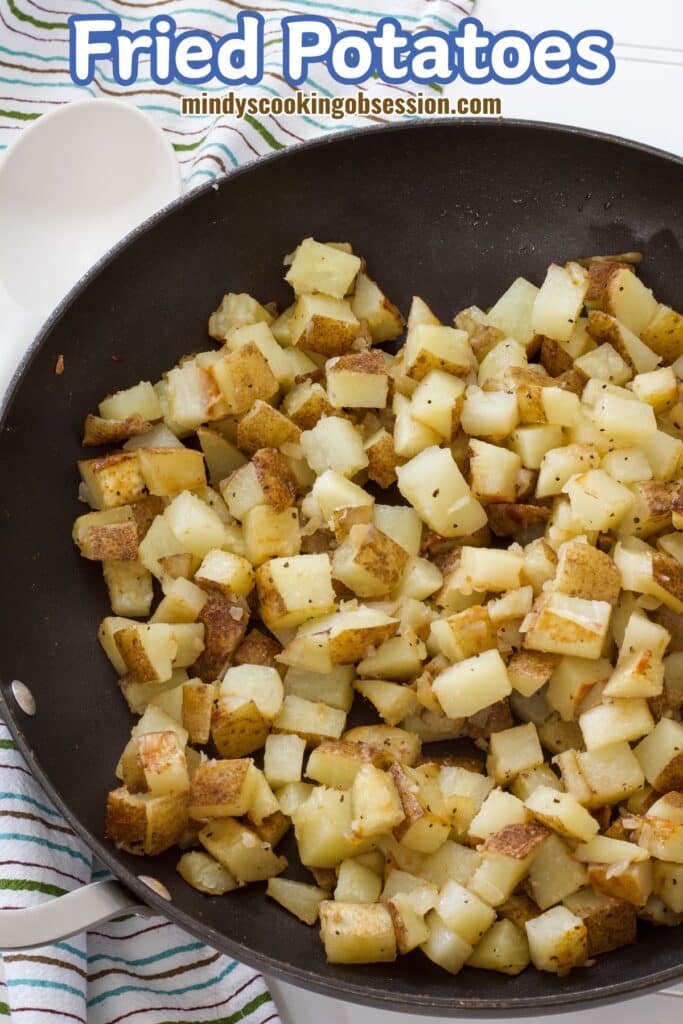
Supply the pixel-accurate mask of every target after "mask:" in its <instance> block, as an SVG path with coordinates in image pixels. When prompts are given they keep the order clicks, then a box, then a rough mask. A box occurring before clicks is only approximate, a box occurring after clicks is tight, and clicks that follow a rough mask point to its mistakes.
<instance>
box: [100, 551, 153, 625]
mask: <svg viewBox="0 0 683 1024" xmlns="http://www.w3.org/2000/svg"><path fill="white" fill-rule="evenodd" d="M102 572H103V573H104V580H105V583H106V584H107V589H108V591H109V603H110V605H111V610H112V611H113V612H114V614H115V615H124V616H128V617H137V616H143V615H149V610H150V607H151V605H152V599H153V597H154V591H153V589H152V576H151V573H149V572H148V571H147V569H145V567H144V566H143V565H141V564H140V562H137V561H135V562H131V561H124V562H119V561H114V562H110V561H103V562H102Z"/></svg>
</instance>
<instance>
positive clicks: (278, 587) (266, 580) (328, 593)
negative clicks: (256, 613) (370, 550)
mask: <svg viewBox="0 0 683 1024" xmlns="http://www.w3.org/2000/svg"><path fill="white" fill-rule="evenodd" d="M256 585H257V588H258V595H259V601H260V605H261V615H262V617H263V621H264V622H265V624H266V625H267V626H268V628H269V629H271V630H277V629H283V628H287V627H289V626H298V625H299V624H300V623H302V622H306V620H307V619H312V618H315V617H316V616H320V615H327V614H328V613H329V612H331V611H332V610H333V609H334V607H335V597H334V591H333V589H332V576H331V565H330V559H329V557H328V556H327V555H295V556H292V557H290V558H273V559H271V560H270V561H269V562H266V563H265V564H264V565H261V566H259V567H258V569H257V571H256Z"/></svg>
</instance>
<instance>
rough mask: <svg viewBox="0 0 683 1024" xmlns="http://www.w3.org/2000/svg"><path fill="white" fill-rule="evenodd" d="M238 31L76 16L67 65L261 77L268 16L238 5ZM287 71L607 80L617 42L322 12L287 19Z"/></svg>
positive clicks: (509, 81) (178, 75)
mask: <svg viewBox="0 0 683 1024" xmlns="http://www.w3.org/2000/svg"><path fill="white" fill-rule="evenodd" d="M236 26H237V27H236V29H235V31H234V32H230V33H228V34H226V35H224V36H221V37H219V38H215V37H214V36H212V35H210V34H209V33H208V32H204V31H202V30H200V29H196V30H186V31H179V30H178V26H177V23H176V22H175V20H174V19H173V18H172V17H171V16H170V15H158V16H156V17H154V18H152V19H151V21H150V24H149V27H148V28H146V29H141V30H140V31H135V32H132V31H128V30H127V29H124V28H123V26H122V21H121V18H120V17H119V16H117V15H113V14H112V15H109V14H95V15H73V16H72V17H70V18H69V44H70V45H69V70H70V74H71V78H72V79H73V81H74V82H76V83H77V84H78V85H88V84H89V83H90V82H92V80H93V78H94V77H95V71H96V68H97V65H98V63H100V62H107V63H108V64H109V65H110V66H111V74H112V76H113V79H114V81H115V82H117V83H118V84H119V85H130V84H132V83H133V82H135V81H136V79H137V78H138V74H139V65H140V60H141V58H142V57H143V56H144V58H145V59H149V66H150V71H149V73H150V75H151V77H152V79H153V81H155V82H157V83H159V84H160V85H167V84H168V83H169V82H171V81H176V82H178V83H188V84H203V83H206V82H209V81H211V80H216V81H219V82H224V83H226V84H229V85H233V86H237V85H256V84H258V83H259V82H260V81H261V80H262V78H263V72H264V46H265V30H264V29H265V19H264V17H263V15H261V14H259V13H257V12H252V11H249V12H247V11H244V10H242V11H240V12H239V13H238V14H237V16H236ZM281 27H282V38H283V49H282V73H283V76H284V78H285V80H286V81H287V82H289V83H290V84H291V85H293V86H301V85H303V84H304V82H306V80H307V79H308V76H309V74H310V73H311V71H312V70H313V69H314V68H315V67H316V66H320V65H322V66H324V67H325V68H326V69H327V71H328V73H329V75H330V76H331V78H333V79H334V80H335V81H336V82H339V83H340V84H343V85H360V84H361V83H362V82H366V81H367V80H368V79H370V78H371V77H376V78H378V79H379V80H380V81H383V82H387V83H392V84H399V83H402V82H409V81H412V82H415V83H418V84H434V83H439V84H442V85H448V84H449V83H451V82H454V81H455V80H456V79H458V80H460V81H462V82H466V83H468V84H470V85H482V84H485V83H488V82H496V83H498V84H499V85H516V84H518V83H520V82H525V81H527V80H528V79H530V78H533V79H536V81H539V82H542V83H543V84H545V85H561V84H562V83H563V82H568V81H570V80H575V81H577V82H580V83H582V84H583V85H601V84H602V83H603V82H606V81H607V80H608V79H610V78H611V77H612V75H613V74H614V72H615V70H616V60H615V57H614V53H613V48H614V40H613V38H612V36H611V35H610V34H609V33H608V32H604V31H602V30H600V29H591V30H587V31H584V32H581V33H579V34H578V35H576V36H571V35H569V34H568V33H566V32H563V31H560V30H549V31H545V32H541V33H539V34H538V35H536V36H530V35H527V34H526V33H525V32H520V31H512V30H507V31H503V32H497V33H491V32H487V31H486V30H485V29H484V27H483V25H482V23H481V22H480V21H479V20H478V19H477V18H463V20H462V21H461V22H460V24H459V25H458V26H457V28H454V29H453V30H452V31H450V32H448V31H444V30H436V29H420V30H418V31H415V32H408V31H406V30H405V29H404V28H403V26H402V24H401V22H400V20H399V19H398V18H388V17H385V18H382V19H380V20H379V21H378V22H377V24H376V25H375V27H374V28H371V29H344V30H341V29H339V28H337V26H336V24H335V23H334V21H332V20H330V19H329V18H326V17H323V16H322V15H313V14H311V15H303V14H298V15H292V16H287V17H284V18H282V19H281Z"/></svg>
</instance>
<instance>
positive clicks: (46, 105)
mask: <svg viewBox="0 0 683 1024" xmlns="http://www.w3.org/2000/svg"><path fill="white" fill-rule="evenodd" d="M472 6H473V0H334V2H326V0H287V2H286V3H284V2H278V0H268V2H267V3H265V4H264V3H260V2H259V0H249V2H247V3H240V4H238V3H235V2H233V0H199V2H195V3H190V2H188V0H156V2H155V0H0V155H1V152H2V150H3V149H6V148H7V147H8V146H9V145H10V144H11V142H12V141H13V139H14V138H16V136H17V134H18V133H19V132H20V131H21V129H22V127H23V126H24V125H25V124H26V123H27V122H30V121H31V120H33V119H35V118H37V117H40V115H41V114H42V113H44V112H45V111H48V110H53V109H54V108H55V106H57V105H59V104H61V103H65V102H67V101H69V100H73V99H82V98H84V97H85V96H95V97H97V96H109V97H111V96H115V97H120V98H121V99H123V100H125V101H126V102H129V103H132V104H136V105H137V106H139V107H140V108H141V109H142V110H144V111H146V112H147V113H148V114H149V115H151V116H152V117H153V118H154V119H155V120H156V121H157V122H158V123H159V124H160V125H161V127H162V128H163V129H164V131H165V132H166V133H167V135H168V138H169V139H170V141H171V143H172V144H173V148H174V149H175V151H176V153H177V156H178V160H179V161H180V164H181V168H182V173H183V180H184V183H185V187H186V188H193V187H195V186H196V185H199V184H201V183H202V182H203V181H206V180H207V179H210V178H213V177H215V176H216V175H218V174H222V173H224V172H226V171H230V170H231V169H232V168H233V167H236V166H238V165H240V164H243V163H245V162H247V161H250V160H253V159H255V158H256V157H258V156H261V155H263V154H264V153H269V152H271V151H272V150H279V149H284V148H285V147H286V146H290V145H292V144H293V143H296V142H301V141H302V140H303V139H308V138H312V137H314V136H319V135H325V134H327V133H329V132H332V131H339V130H347V129H349V128H354V127H358V126H359V125H363V124H368V123H381V122H383V121H384V120H386V118H384V117H380V116H367V117H362V116H357V117H345V118H344V120H343V121H340V120H334V119H332V118H331V117H325V116H318V117H312V116H308V115H302V116H298V115H296V116H290V117H286V116H278V117H275V116H271V115H268V116H258V117H253V116H249V115H247V116H246V117H244V118H243V119H241V120H240V119H238V118H236V117H230V116H224V115H221V116H216V115H209V116H193V117H187V116H185V117H183V116H182V115H181V114H180V112H179V106H180V97H181V95H186V96H192V95H197V96H200V95H201V94H202V93H204V92H206V93H208V95H209V96H217V95H222V94H225V93H226V92H227V91H228V86H226V85H222V84H217V85H216V84H213V85H212V84H211V83H209V84H207V85H198V86H188V85H179V84H178V83H174V82H171V83H170V84H169V85H167V86H160V85H157V84H156V83H154V82H153V81H152V80H151V79H150V78H149V77H147V76H146V74H145V68H146V67H148V65H149V62H148V60H147V62H145V58H143V59H142V60H141V76H140V79H139V80H138V81H137V82H135V83H134V85H132V86H128V87H126V86H121V85H117V83H116V82H115V81H114V79H113V77H112V75H111V72H110V70H103V68H102V67H101V66H100V67H99V68H98V71H97V75H96V80H95V81H94V82H93V83H92V84H91V85H88V86H82V87H81V86H77V85H74V84H73V82H71V79H70V77H69V64H68V32H67V21H66V19H67V17H68V16H69V15H71V14H93V13H95V14H102V13H110V14H117V15H118V16H119V17H120V18H121V21H122V25H123V27H124V28H125V29H128V30H131V31H132V30H136V29H137V30H139V29H140V28H141V27H142V26H143V25H144V24H146V23H148V22H149V19H150V18H152V17H154V16H155V15H157V14H166V15H169V14H170V15H172V16H173V17H174V18H175V20H176V23H177V24H178V26H179V27H181V28H183V29H187V28H192V29H197V28H201V29H204V30H205V31H207V32H210V33H211V34H212V35H214V36H216V37H218V36H222V35H225V34H226V33H228V32H230V31H234V27H235V24H236V20H235V17H236V14H237V13H238V12H239V11H240V10H243V11H259V12H260V13H261V14H262V15H263V16H264V18H265V39H266V50H265V53H266V57H265V73H264V76H263V80H262V81H261V83H260V84H259V85H258V86H249V87H248V93H249V95H250V96H256V97H273V96H278V97H280V96H281V97H287V96H291V94H292V92H293V87H292V86H290V85H289V84H288V83H287V82H286V81H285V80H284V78H283V77H282V73H281V71H282V31H281V24H280V22H281V18H282V17H283V16H285V15H288V16H289V15H297V14H299V15H301V14H316V15H324V16H326V17H328V18H330V19H331V20H333V21H334V22H335V23H336V24H337V26H338V27H339V28H340V29H350V28H359V29H367V28H371V27H373V26H374V25H375V24H376V23H377V21H378V19H380V18H382V17H387V16H392V17H395V18H399V19H400V20H401V24H402V25H403V26H404V28H405V29H406V30H408V31H417V30H419V29H426V28H430V29H440V30H443V31H449V30H452V29H454V28H455V27H456V26H457V24H458V22H459V20H460V19H461V18H462V17H463V16H464V15H465V14H469V13H470V11H471V10H472ZM357 88H358V87H356V86H348V85H347V86H345V85H340V84H339V83H338V82H336V81H334V80H333V79H332V78H331V77H330V76H329V75H328V74H327V71H326V70H325V69H321V68H316V69H315V73H314V74H313V75H312V76H311V77H310V78H309V80H308V81H307V82H306V83H304V85H303V86H302V89H303V90H304V91H306V92H316V93H318V94H319V95H320V96H325V97H331V96H342V95H349V94H352V93H355V92H356V91H357ZM361 91H363V92H366V93H367V95H368V97H369V98H370V97H381V98H384V97H389V98H390V97H396V96H401V95H406V94H410V93H416V92H425V91H426V92H427V93H430V88H429V87H427V86H424V85H423V86H417V85H412V84H410V83H406V84H403V85H387V84H384V83H381V82H378V81H373V82H370V83H368V84H366V85H364V86H363V87H362V90H361ZM440 91H441V90H440V88H439V87H437V86H433V87H432V90H431V95H433V96H434V95H436V94H437V93H438V92H440Z"/></svg>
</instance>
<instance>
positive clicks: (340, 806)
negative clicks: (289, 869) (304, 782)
mask: <svg viewBox="0 0 683 1024" xmlns="http://www.w3.org/2000/svg"><path fill="white" fill-rule="evenodd" d="M291 815H292V820H293V822H294V831H295V836H296V841H297V845H298V848H299V857H300V859H301V863H302V864H304V865H305V866H306V867H315V868H333V867H336V865H337V864H340V863H341V861H343V860H345V859H346V858H347V857H354V856H356V855H357V854H360V853H365V852H366V851H367V850H368V849H371V848H372V846H373V840H372V839H361V838H360V837H356V836H354V835H353V832H352V831H351V821H352V810H351V801H350V800H349V799H348V794H345V793H344V792H343V791H340V790H335V789H327V788H326V787H325V786H316V787H315V788H314V789H313V790H312V791H311V793H310V795H309V796H308V798H307V799H306V800H305V801H303V802H302V803H300V804H299V805H298V806H297V807H295V808H294V809H293V810H292V811H291Z"/></svg>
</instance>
